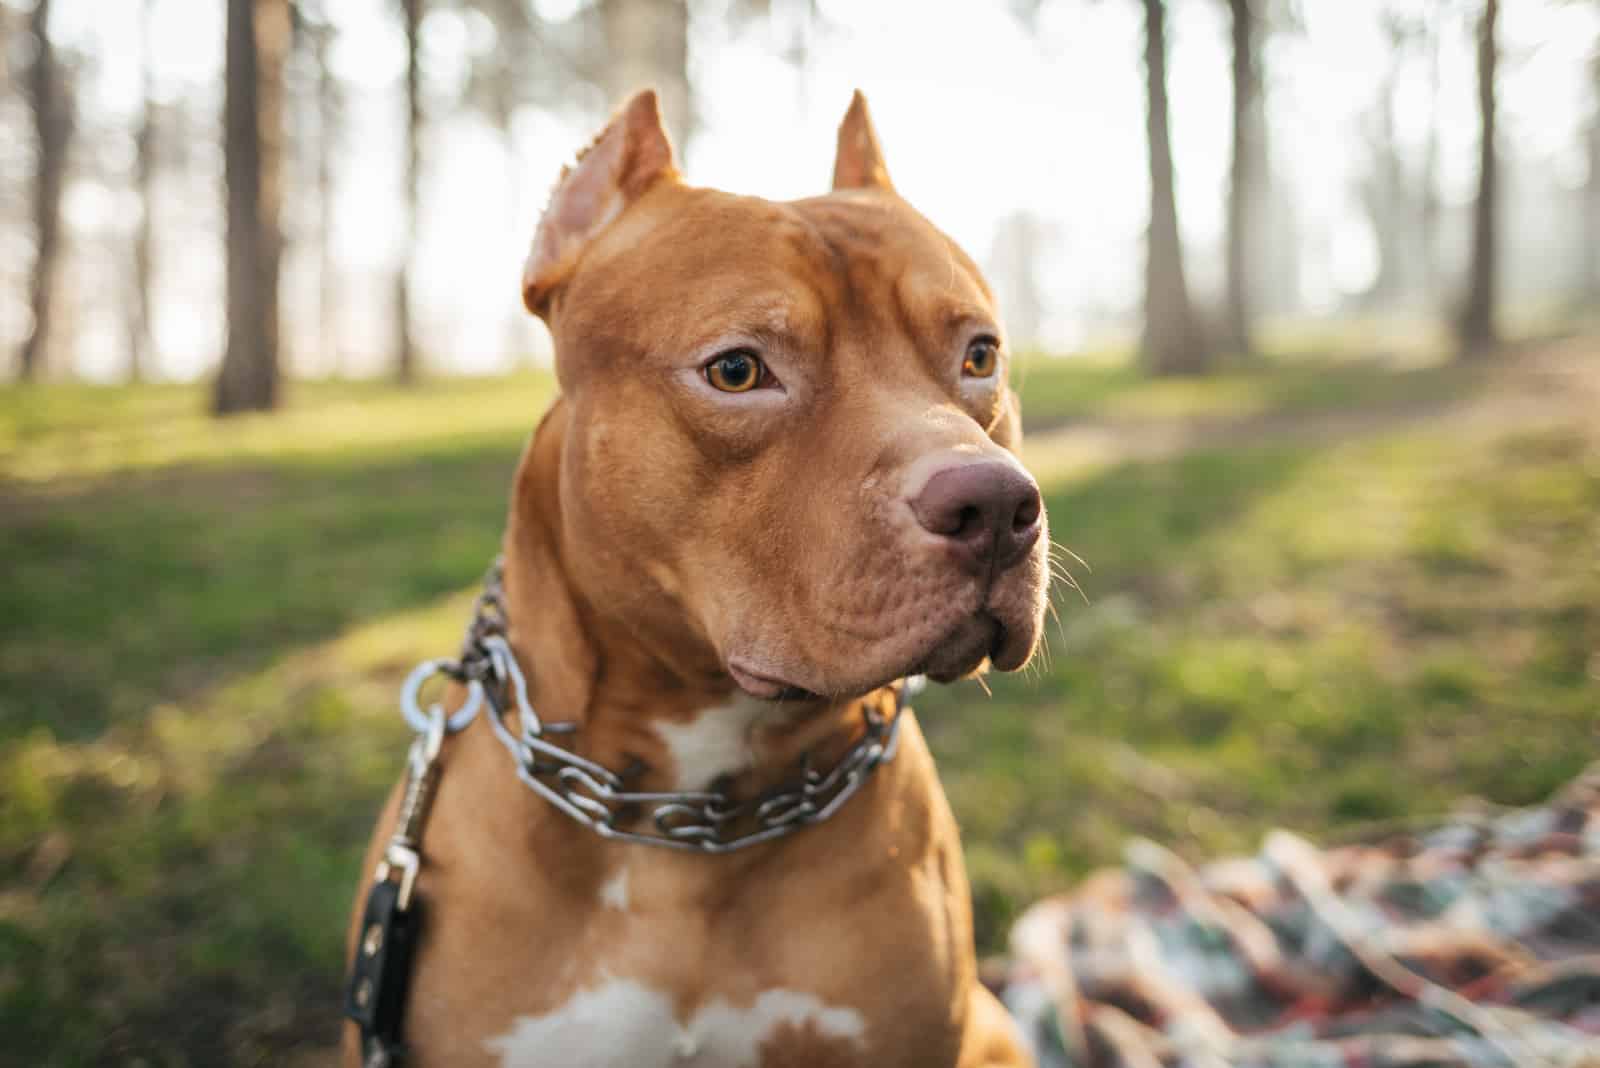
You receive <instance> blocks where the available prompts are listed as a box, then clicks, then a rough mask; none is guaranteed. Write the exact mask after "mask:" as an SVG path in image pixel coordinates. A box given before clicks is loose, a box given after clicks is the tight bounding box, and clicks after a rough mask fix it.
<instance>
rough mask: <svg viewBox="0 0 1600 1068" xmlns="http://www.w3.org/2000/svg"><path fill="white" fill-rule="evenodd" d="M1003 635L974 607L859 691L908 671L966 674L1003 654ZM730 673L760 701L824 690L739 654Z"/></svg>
mask: <svg viewBox="0 0 1600 1068" xmlns="http://www.w3.org/2000/svg"><path fill="white" fill-rule="evenodd" d="M1006 636H1007V630H1006V626H1005V624H1004V623H1002V622H1001V621H1000V620H999V619H998V618H996V617H995V616H994V615H993V614H991V613H989V612H988V611H981V612H978V613H976V614H974V615H971V616H968V617H966V618H964V619H962V620H959V621H958V622H957V623H956V624H955V625H953V626H952V627H951V628H950V629H949V630H948V631H947V632H946V633H945V634H943V635H942V636H941V637H940V638H939V639H938V640H937V641H935V642H933V643H932V645H931V646H930V647H928V648H927V649H926V650H925V651H923V652H922V653H921V654H919V655H918V656H916V657H915V658H913V659H910V660H908V661H907V662H905V663H904V664H902V665H900V666H898V667H897V668H894V669H891V670H890V671H889V672H888V673H886V674H885V675H884V677H882V678H880V679H875V680H870V681H869V682H868V683H867V684H866V685H863V686H861V687H860V692H862V693H870V692H871V691H873V690H876V689H878V688H879V687H881V686H887V685H889V684H890V683H892V682H896V681H898V680H900V679H903V678H905V677H907V676H909V675H926V676H928V677H929V678H931V679H933V680H934V681H936V682H941V683H945V682H954V681H956V680H957V679H962V678H966V677H967V676H969V675H971V674H972V673H973V672H974V671H976V670H978V668H980V667H981V666H982V665H983V664H984V662H985V661H987V660H991V659H997V658H999V657H1000V656H1001V651H1002V650H1003V649H1004V648H1005V646H1006ZM728 674H729V675H730V676H731V677H732V678H733V681H734V684H735V685H736V686H738V687H739V689H740V690H741V691H743V692H744V693H745V694H747V695H748V696H750V697H754V698H758V699H760V700H763V701H817V700H822V699H824V698H825V697H826V696H827V695H826V694H824V693H821V692H819V691H817V690H814V689H811V688H809V687H806V686H802V685H800V684H798V683H796V682H794V681H792V680H791V679H788V678H784V677H782V676H779V675H776V674H773V673H771V672H770V671H768V670H757V669H755V668H753V667H752V666H751V665H750V664H749V662H748V661H747V660H744V659H741V658H740V657H737V656H735V657H731V658H729V660H728ZM834 696H844V695H834Z"/></svg>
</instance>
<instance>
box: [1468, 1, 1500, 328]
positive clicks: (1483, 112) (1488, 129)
mask: <svg viewBox="0 0 1600 1068" xmlns="http://www.w3.org/2000/svg"><path fill="white" fill-rule="evenodd" d="M1499 14H1500V3H1499V0H1484V5H1483V14H1482V16H1481V18H1480V19H1479V22H1478V122H1479V129H1480V130H1481V140H1480V143H1479V146H1478V200H1477V203H1476V204H1475V205H1474V206H1473V218H1472V266H1471V271H1470V274H1469V278H1470V281H1469V283H1468V289H1467V300H1466V305H1465V306H1464V307H1463V309H1462V312H1461V351H1462V355H1463V356H1465V357H1466V358H1468V359H1472V358H1476V357H1480V356H1483V355H1484V354H1486V353H1487V352H1488V351H1489V350H1490V349H1492V348H1493V347H1494V346H1495V344H1496V343H1497V342H1498V340H1499V334H1498V331H1497V330H1496V328H1495V296H1496V282H1497V277H1496V271H1495V256H1496V245H1497V244H1498V242H1497V240H1496V236H1497V235H1496V232H1495V221H1496V220H1495V216H1496V214H1497V208H1498V196H1499V188H1498V187H1499V182H1498V181H1497V178H1498V175H1497V171H1498V169H1499V163H1498V160H1497V159H1496V153H1495V143H1494V139H1495V66H1496V63H1497V61H1498V58H1499V56H1498V51H1497V48H1496V44H1495V23H1496V21H1497V19H1498V17H1499Z"/></svg>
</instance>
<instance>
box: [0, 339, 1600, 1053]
mask: <svg viewBox="0 0 1600 1068" xmlns="http://www.w3.org/2000/svg"><path fill="white" fill-rule="evenodd" d="M1563 352H1564V353H1565V355H1563V356H1562V357H1561V360H1565V363H1561V360H1557V361H1556V362H1557V364H1558V365H1559V366H1568V365H1571V366H1580V367H1581V366H1588V367H1591V368H1592V367H1593V365H1594V364H1595V363H1596V362H1597V361H1600V351H1597V350H1596V348H1595V347H1594V346H1592V345H1591V346H1588V347H1583V346H1581V345H1580V346H1569V347H1568V349H1567V350H1563ZM1545 362H1546V363H1548V362H1549V361H1545ZM1544 374H1545V369H1544V364H1536V361H1535V360H1534V358H1533V357H1532V356H1527V357H1518V358H1517V359H1516V360H1515V361H1512V362H1508V363H1507V364H1505V365H1503V366H1500V367H1497V368H1494V369H1491V370H1488V371H1476V370H1474V371H1463V370H1461V369H1458V368H1452V367H1440V366H1423V367H1421V368H1408V367H1402V366H1396V365H1392V364H1386V363H1378V362H1373V361H1362V360H1354V359H1349V358H1345V357H1340V358H1331V357H1322V358H1318V357H1316V356H1315V355H1312V356H1307V355H1304V354H1299V355H1296V356H1295V357H1294V358H1293V359H1289V358H1281V359H1269V360H1266V361H1263V362H1262V363H1261V364H1259V365H1257V366H1253V367H1251V368H1248V369H1242V370H1239V371H1235V372H1231V373H1229V374H1227V375H1224V376H1222V377H1220V378H1218V379H1216V380H1212V381H1206V382H1201V383H1162V382H1157V383H1151V382H1147V381H1144V380H1142V379H1139V378H1138V377H1137V376H1136V375H1134V374H1132V373H1131V372H1130V371H1128V370H1126V369H1124V368H1121V367H1118V366H1116V365H1115V364H1111V363H1100V364H1092V365H1082V364H1074V363H1071V362H1066V361H1042V360H1041V361H1037V362H1036V363H1034V364H1033V365H1032V366H1031V367H1030V368H1029V369H1028V371H1027V378H1026V381H1025V383H1024V405H1025V409H1026V410H1027V411H1028V415H1029V425H1030V428H1031V429H1030V434H1031V438H1030V443H1029V451H1028V455H1029V457H1030V459H1031V462H1034V463H1035V465H1036V473H1037V474H1039V476H1040V478H1041V481H1042V482H1043V483H1044V484H1045V486H1046V490H1047V497H1048V503H1049V509H1050V516H1051V522H1052V528H1053V533H1054V535H1055V537H1056V540H1057V541H1058V542H1060V543H1061V544H1063V545H1065V546H1068V547H1070V548H1071V549H1073V550H1074V551H1076V552H1077V553H1078V554H1079V555H1081V556H1082V557H1084V558H1085V559H1086V560H1087V561H1088V563H1089V565H1091V566H1092V570H1089V569H1086V568H1084V567H1081V566H1079V565H1077V564H1073V565H1072V567H1073V569H1074V571H1075V573H1076V574H1077V577H1078V580H1079V581H1080V583H1081V584H1082V585H1083V587H1084V591H1085V596H1086V599H1087V600H1086V601H1085V600H1084V599H1080V598H1079V596H1078V595H1077V594H1076V593H1074V592H1073V591H1071V590H1070V589H1067V588H1066V587H1064V586H1063V587H1060V588H1058V590H1057V597H1056V601H1057V609H1058V612H1059V615H1060V625H1059V626H1055V625H1052V635H1051V641H1050V648H1049V651H1048V655H1047V657H1046V658H1044V659H1042V660H1041V661H1040V662H1039V664H1040V666H1039V667H1038V668H1036V669H1033V670H1031V671H1029V672H1027V673H1025V674H1023V675H1018V676H1005V677H998V678H994V679H992V680H990V685H991V687H992V688H993V691H994V694H993V697H992V698H986V697H985V696H984V694H983V692H982V691H981V690H979V689H978V688H976V687H975V686H974V685H971V684H963V685H961V686H957V687H953V688H950V689H945V690H940V689H937V688H936V689H935V690H934V691H931V692H930V693H929V694H927V695H926V696H925V697H924V698H923V700H922V702H921V708H920V710H921V712H922V715H923V718H924V721H925V723H926V725H927V730H928V732H929V736H930V739H931V741H932V743H933V746H934V748H935V751H936V754H937V756H938V758H939V761H940V767H941V770H942V773H943V775H944V778H945V782H946V786H947V789H948V790H949V793H950V795H951V799H952V802H953V804H954V806H955V808H956V811H957V815H958V817H959V818H960V820H961V822H962V826H963V829H964V834H965V837H966V843H967V849H968V861H969V866H970V868H971V871H972V875H973V881H974V894H975V899H976V902H977V905H978V918H979V935H980V941H981V942H982V944H983V946H984V948H985V949H986V950H994V949H996V948H998V947H1000V946H1001V945H1002V944H1003V938H1004V931H1005V928H1006V925H1007V924H1008V922H1009V921H1010V919H1011V918H1012V917H1013V916H1014V915H1015V913H1016V911H1017V910H1018V909H1019V908H1020V907H1022V906H1023V905H1025V904H1026V903H1027V902H1028V901H1029V900H1032V899H1034V898H1035V897H1037V896H1039V895H1041V894H1043V893H1047V892H1050V891H1052V890H1055V889H1059V888H1061V887H1064V886H1066V885H1068V884H1069V883H1070V882H1071V880H1072V879H1074V878H1075V877H1077V876H1080V875H1081V874H1082V873H1084V872H1085V871H1087V870H1088V869H1089V868H1091V867H1092V866H1095V865H1099V864H1105V863H1113V862H1115V861H1116V859H1117V858H1118V856H1119V851H1120V849H1121V847H1122V843H1123V841H1124V840H1125V839H1126V837H1127V836H1128V835H1130V834H1143V835H1149V836H1153V837H1157V838H1159V839H1160V840H1161V841H1163V842H1164V843H1167V844H1170V845H1172V846H1174V847H1175V848H1177V849H1178V850H1179V851H1180V852H1183V853H1185V854H1187V855H1190V856H1192V857H1200V856H1202V855H1204V854H1207V853H1211V852H1215V851H1218V850H1223V849H1245V848H1250V847H1251V846H1252V845H1253V843H1254V842H1255V841H1256V839H1257V838H1258V836H1259V835H1260V834H1261V832H1262V831H1263V830H1264V829H1265V828H1267V827H1270V826H1272V825H1274V824H1280V823H1284V824H1290V825H1293V826H1295V827H1297V828H1300V829H1302V830H1305V831H1308V832H1311V833H1330V832H1332V833H1339V832H1346V831H1349V830H1351V829H1353V828H1359V827H1362V826H1365V825H1369V824H1370V823H1372V822H1374V821H1387V820H1394V819H1406V818H1411V817H1415V816H1418V815H1426V814H1429V813H1434V812H1438V811H1440V810H1442V809H1443V808H1444V807H1446V806H1447V805H1448V803H1449V801H1450V800H1451V799H1452V798H1453V797H1455V796H1457V795H1459V794H1461V793H1463V792H1470V793H1475V794H1480V795H1483V796H1485V797H1487V798H1490V799H1492V800H1495V801H1499V802H1503V803H1519V802H1525V801H1529V800H1532V799H1534V798H1537V797H1539V796H1542V795H1543V794H1544V793H1546V792H1547V791H1548V790H1549V789H1551V788H1552V787H1553V786H1554V785H1555V784H1557V783H1558V782H1560V781H1561V780H1562V779H1563V778H1565V777H1567V776H1569V775H1571V774H1572V773H1574V772H1575V771H1576V770H1578V768H1579V767H1580V766H1581V765H1582V764H1583V763H1584V761H1585V759H1586V756H1587V755H1588V754H1590V753H1592V752H1594V751H1595V746H1596V742H1597V741H1600V734H1597V715H1596V713H1597V709H1600V557H1597V555H1596V552H1595V548H1596V545H1597V544H1600V428H1597V427H1596V426H1595V421H1594V420H1593V417H1592V411H1593V408H1592V407H1585V401H1584V400H1583V399H1582V396H1581V394H1578V393H1575V392H1574V391H1573V390H1572V389H1569V388H1559V387H1558V388H1549V389H1545V388H1543V387H1541V386H1540V385H1539V383H1540V382H1542V381H1543V378H1541V377H1540V376H1541V375H1544ZM550 389H551V385H550V383H549V381H548V380H547V379H545V378H542V377H538V376H527V377H523V378H519V379H516V380H514V381H511V382H505V381H494V382H482V381H460V382H454V381H452V382H443V383H437V384H435V385H433V386H430V387H429V388H428V389H426V390H423V391H418V392H415V393H401V392H396V391H393V390H390V389H387V388H384V387H380V386H374V385H343V384H332V383H325V384H314V385H313V384H302V385H299V386H298V387H296V389H295V390H294V391H293V393H292V395H291V400H290V405H291V406H290V408H289V409H288V410H287V411H285V412H283V413H281V414H279V415H276V416H272V417H266V418H248V419H242V420H236V421H230V422H229V423H226V424H223V425H220V426H219V425H216V424H213V423H211V422H209V421H207V420H205V419H204V418H203V417H202V416H200V415H199V414H198V412H199V405H200V399H201V398H200V394H199V393H198V392H197V391H195V390H192V389H187V388H182V387H144V388H140V389H119V390H97V389H89V388H78V387H48V388H44V389H31V390H26V391H19V390H13V391H10V392H0V553H3V556H0V559H3V560H4V561H5V563H4V571H3V574H0V1033H4V1034H5V1035H6V1036H7V1037H6V1042H5V1043H3V1044H0V1063H5V1064H11V1063H15V1064H19V1065H21V1064H30V1065H33V1064H60V1065H75V1064H100V1063H110V1062H117V1063H121V1062H127V1063H146V1064H152V1065H155V1064H173V1065H181V1064H194V1065H209V1064H220V1063H234V1064H256V1063H272V1064H280V1063H295V1062H300V1061H304V1062H312V1061H316V1060H317V1059H318V1058H319V1057H320V1056H321V1055H322V1054H323V1052H324V1051H325V1049H326V1047H327V1045H328V1044H329V1043H330V1042H331V1041H332V1039H333V1036H334V1034H335V1006H336V999H337V995H338V985H339V972H340V970H341V968H342V960H341V954H342V930H343V923H344V917H345V912H346V910H347V909H348V907H349V898H350V894H351V891H352V887H353V885H354V881H355V879H356V877H357V867H358V862H359V856H360V851H361V848H362V845H363V843H364V839H365V835H366V833H367V831H368V827H369V821H370V819H371V817H372V814H373V812H374V810H375V807H376V805H377V803H378V800H379V798H380V797H381V795H382V793H383V792H384V791H385V790H386V789H387V787H388V786H389V784H390V782H391V781H392V777H393V776H394V774H395V772H396V768H397V766H398V762H399V759H400V754H401V751H402V745H403V737H402V736H403V729H402V728H401V726H400V724H399V722H398V718H397V716H395V714H394V712H393V691H394V687H395V685H396V684H397V682H398V679H399V677H400V675H401V674H402V673H403V672H404V671H405V670H406V669H407V668H408V667H409V666H410V665H411V663H412V662H413V661H415V660H416V659H419V658H421V657H423V656H428V655H434V654H437V653H439V652H440V651H441V650H445V651H447V650H450V649H452V648H453V647H454V645H455V641H456V639H457V636H458V633H459V627H460V625H461V621H462V619H463V618H464V615H465V612H466V610H467V604H468V596H469V595H468V591H469V590H470V588H471V586H472V584H473V582H474V581H475V579H476V577H477V575H478V574H479V573H480V571H481V569H482V567H483V565H484V564H485V562H486V561H487V560H488V559H489V558H490V556H491V555H492V554H493V552H494V550H495V548H496V545H497V543H498V538H499V532H500V527H501V524H502V521H503V509H504V500H505V491H506V487H507V485H508V482H509V478H510V475H511V471H512V468H513V465H514V463H515V460H516V455H517V452H518V450H519V448H520V445H521V441H522V439H523V438H524V436H525V435H526V433H527V431H528V429H529V428H530V427H531V426H532V424H533V422H534V420H535V419H536V417H537V414H538V412H539V411H540V410H541V409H542V408H543V406H544V404H545V402H546V400H547V398H548V395H549V392H550ZM1175 424H1182V425H1184V426H1186V427H1188V428H1189V429H1190V430H1191V431H1193V433H1190V434H1188V435H1186V436H1184V437H1183V438H1182V439H1181V440H1179V441H1176V442H1175V444H1174V445H1173V447H1171V448H1170V449H1167V450H1164V451H1161V452H1159V453H1150V452H1148V451H1141V450H1140V449H1138V448H1136V447H1133V446H1135V445H1137V443H1138V442H1139V441H1141V440H1143V439H1144V438H1145V437H1147V436H1148V435H1150V434H1152V433H1157V432H1160V431H1162V430H1163V429H1164V428H1168V429H1169V428H1170V427H1171V426H1173V425H1175ZM1308 425H1315V426H1317V427H1320V430H1319V431H1318V432H1317V433H1315V434H1309V433H1306V432H1304V429H1305V427H1307V426H1308ZM1086 428H1093V429H1095V430H1096V432H1097V433H1098V434H1099V435H1100V436H1099V437H1097V438H1096V446H1095V448H1094V449H1092V450H1088V451H1084V450H1083V449H1081V448H1080V447H1079V446H1080V444H1081V441H1082V440H1083V432H1084V431H1085V429H1086ZM1108 441H1109V443H1110V444H1109V445H1108V444H1107V442H1108ZM1124 446H1128V447H1124Z"/></svg>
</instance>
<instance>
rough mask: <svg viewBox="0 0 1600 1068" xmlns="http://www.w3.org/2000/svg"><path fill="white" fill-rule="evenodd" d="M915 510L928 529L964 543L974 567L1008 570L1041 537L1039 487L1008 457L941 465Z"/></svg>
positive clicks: (964, 551) (916, 501) (913, 505)
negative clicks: (1006, 459) (946, 465)
mask: <svg viewBox="0 0 1600 1068" xmlns="http://www.w3.org/2000/svg"><path fill="white" fill-rule="evenodd" d="M911 510H912V511H913V512H915V513H916V515H917V521H918V522H919V523H921V524H922V526H923V529H925V530H927V531H928V532H929V533H932V534H937V535H939V536H940V537H943V538H948V539H949V540H950V541H951V542H952V543H953V544H955V545H957V546H959V547H960V549H961V555H962V556H963V558H964V563H965V564H966V565H967V566H968V567H970V568H971V569H973V570H988V569H990V568H993V569H994V570H996V571H1004V570H1005V569H1006V568H1008V567H1010V566H1012V565H1013V564H1015V563H1016V562H1017V561H1019V560H1021V559H1022V558H1023V557H1024V556H1026V555H1027V553H1028V550H1029V549H1032V548H1033V546H1034V543H1035V542H1037V541H1038V540H1039V512H1040V503H1039V486H1038V484H1037V483H1035V482H1034V481H1033V479H1031V478H1029V477H1028V473H1027V472H1026V471H1024V470H1022V469H1021V468H1020V467H1018V466H1017V465H1016V464H1012V463H1006V462H1005V461H1004V460H980V461H977V462H973V463H959V464H952V465H950V466H949V467H944V468H940V469H939V470H937V471H935V472H934V473H933V475H932V477H930V478H929V479H928V481H927V484H926V485H924V486H923V487H922V492H921V493H919V494H917V496H916V498H915V499H914V500H913V501H912V502H911Z"/></svg>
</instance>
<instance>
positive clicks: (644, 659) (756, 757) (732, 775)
mask: <svg viewBox="0 0 1600 1068" xmlns="http://www.w3.org/2000/svg"><path fill="white" fill-rule="evenodd" d="M570 418H571V407H570V405H568V404H567V403H566V402H565V401H563V400H560V399H558V400H557V401H556V402H555V404H554V405H553V406H552V408H551V409H550V411H549V412H548V413H547V414H546V416H545V418H544V420H543V421H542V422H541V423H540V424H539V428H538V429H537V430H536V431H535V433H534V436H533V440H532V441H531V442H530V444H529V446H528V448H527V450H526V452H525V453H524V455H523V459H522V463H521V465H520V467H519V469H518V472H517V477H516V486H515V489H514V491H513V494H512V503H511V513H510V516H509V519H508V523H507V529H506V541H505V596H506V610H507V613H508V615H509V617H510V624H511V628H510V631H511V632H510V640H511V644H512V647H513V648H514V649H515V651H516V653H517V656H518V658H519V660H520V661H521V663H522V666H523V668H524V671H525V672H526V673H527V675H528V682H529V693H530V697H531V699H532V702H533V705H534V708H535V709H536V710H537V711H538V712H539V714H540V716H541V717H542V718H544V719H545V720H547V721H550V722H557V721H564V720H565V721H572V722H576V723H577V724H579V730H578V731H577V733H576V735H574V736H571V740H570V743H569V742H568V741H566V740H563V744H570V745H571V746H572V748H573V749H574V751H576V752H578V753H579V754H580V755H582V756H584V757H587V758H588V759H590V760H593V761H595V762H597V763H599V764H601V765H603V766H605V767H607V768H609V769H611V770H612V771H614V772H617V773H619V774H622V775H624V776H625V777H626V778H627V780H628V786H629V788H630V789H637V790H702V789H708V788H715V789H718V790H721V791H724V792H726V793H728V794H729V795H730V796H732V797H734V798H737V799H743V798H747V797H751V796H755V795H756V794H759V793H761V792H763V791H765V790H767V789H771V788H773V787H776V786H778V785H780V784H782V783H784V782H786V781H792V780H793V779H794V777H795V775H796V772H797V769H798V768H799V767H800V764H801V761H802V760H803V759H804V758H805V757H806V756H807V755H809V756H810V757H811V759H812V761H813V764H814V766H820V767H827V766H829V765H830V764H831V763H832V762H833V761H835V760H837V759H838V758H839V757H840V756H841V755H842V754H843V753H844V751H845V750H846V749H847V748H848V747H849V745H850V744H851V743H852V742H854V740H855V739H856V738H858V737H859V736H860V733H861V731H862V730H863V729H864V716H865V713H866V710H867V709H868V707H872V708H875V709H877V710H878V711H879V712H880V713H881V714H884V715H889V714H892V709H893V700H894V699H893V694H892V693H891V692H890V691H888V690H879V691H875V692H874V693H872V694H868V695H866V696H864V697H857V698H848V699H837V700H835V699H816V700H799V701H761V700H757V699H755V698H751V697H748V696H746V695H744V694H743V693H741V692H739V691H738V690H737V689H736V688H735V687H734V685H733V683H732V681H731V679H729V678H728V676H727V675H726V674H725V673H723V671H722V670H721V667H720V665H719V664H717V663H716V661H715V659H714V656H712V655H708V651H707V650H704V649H701V648H696V647H695V645H694V644H693V643H691V642H687V641H686V642H685V643H683V645H682V646H681V647H676V648H663V647H661V644H660V643H659V642H652V641H651V640H650V638H649V637H647V636H645V635H643V634H640V633H639V632H638V631H637V630H636V629H634V628H632V627H630V626H629V625H628V624H627V623H626V621H624V620H623V619H621V618H619V614H618V613H617V612H615V611H612V612H607V611H604V610H602V609H603V606H598V605H595V604H594V603H592V602H591V601H590V600H589V599H587V598H585V597H584V596H583V594H582V592H581V591H580V590H579V589H577V588H576V584H575V582H574V581H573V579H572V570H571V568H569V567H568V566H567V561H568V560H569V559H570V556H569V553H570V552H571V551H573V550H572V547H570V546H568V545H566V544H565V542H564V538H563V534H562V530H563V528H562V522H561V495H560V477H561V450H562V445H563V441H564V439H565V435H566V433H567V428H568V425H569V420H570ZM690 631H691V628H688V627H685V628H684V632H685V633H689V632H690Z"/></svg>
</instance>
